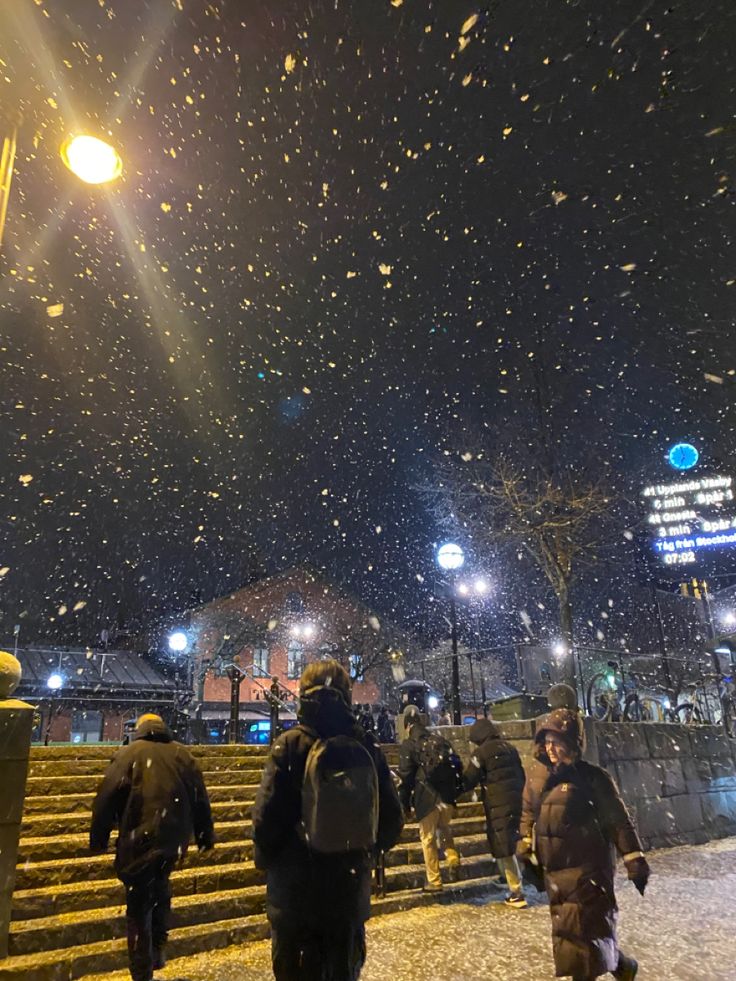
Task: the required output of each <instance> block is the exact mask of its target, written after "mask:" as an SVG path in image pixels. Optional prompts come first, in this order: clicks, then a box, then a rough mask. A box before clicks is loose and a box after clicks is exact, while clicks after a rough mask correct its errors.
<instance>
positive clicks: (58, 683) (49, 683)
mask: <svg viewBox="0 0 736 981" xmlns="http://www.w3.org/2000/svg"><path fill="white" fill-rule="evenodd" d="M61 658H62V655H61V654H59V667H58V669H57V670H56V671H54V672H53V673H52V674H50V675H49V676H48V678H47V679H46V687H47V688H48V690H49V720H48V722H47V724H46V732H45V733H44V737H43V744H44V746H48V744H49V738H50V736H51V723H52V722H53V720H54V695H55V694H56V693H57V692H59V693H60V692H61V689H62V688H63V687H64V676H63V675H62V673H61ZM60 707H61V700H60V696H59V702H58V705H57V711H58V709H59V708H60Z"/></svg>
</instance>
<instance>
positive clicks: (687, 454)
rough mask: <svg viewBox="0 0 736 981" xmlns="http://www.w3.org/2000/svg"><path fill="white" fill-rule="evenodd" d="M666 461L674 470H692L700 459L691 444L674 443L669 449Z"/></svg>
mask: <svg viewBox="0 0 736 981" xmlns="http://www.w3.org/2000/svg"><path fill="white" fill-rule="evenodd" d="M667 459H668V461H669V464H670V466H671V467H673V468H674V469H675V470H692V468H693V467H694V466H695V464H696V463H697V462H698V460H699V459H700V454H699V453H698V451H697V450H696V449H695V447H694V446H693V445H692V443H675V445H674V446H672V447H670V451H669V453H668V454H667Z"/></svg>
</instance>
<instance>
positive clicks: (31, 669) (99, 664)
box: [17, 647, 174, 696]
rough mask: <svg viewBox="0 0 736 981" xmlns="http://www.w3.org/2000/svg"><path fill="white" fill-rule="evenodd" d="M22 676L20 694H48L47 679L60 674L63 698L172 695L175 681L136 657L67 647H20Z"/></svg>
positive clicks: (119, 652)
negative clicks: (81, 695) (141, 694)
mask: <svg viewBox="0 0 736 981" xmlns="http://www.w3.org/2000/svg"><path fill="white" fill-rule="evenodd" d="M17 657H18V660H19V661H20V663H21V668H22V670H23V676H22V678H21V683H20V686H19V693H20V694H22V693H24V692H25V693H29V692H33V693H36V692H39V691H40V692H42V693H43V694H48V692H49V688H48V680H49V678H50V677H51V675H53V674H60V675H61V677H62V679H63V684H62V686H61V688H60V689H59V690H58V691H59V693H60V694H62V695H69V694H70V693H71V692H74V693H78V694H81V693H83V692H86V693H94V694H98V695H108V696H109V695H112V694H115V693H120V694H124V693H130V692H144V693H150V694H168V693H173V690H174V682H173V681H170V680H168V679H166V678H164V677H163V676H162V675H161V674H159V673H158V671H156V670H155V668H153V667H151V665H150V664H149V663H148V662H147V661H146V660H144V659H143V658H142V657H141V656H140V655H139V654H134V653H131V652H130V651H93V650H91V649H89V648H88V649H87V650H80V649H67V648H52V647H49V648H44V649H34V648H21V649H20V650H19V651H18V652H17Z"/></svg>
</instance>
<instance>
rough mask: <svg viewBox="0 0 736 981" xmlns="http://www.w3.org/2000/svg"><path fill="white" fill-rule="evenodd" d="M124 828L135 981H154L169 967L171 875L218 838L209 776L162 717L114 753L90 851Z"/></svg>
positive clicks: (118, 852) (121, 867)
mask: <svg viewBox="0 0 736 981" xmlns="http://www.w3.org/2000/svg"><path fill="white" fill-rule="evenodd" d="M115 825H117V828H118V838H117V843H116V847H115V871H116V873H117V876H118V878H119V879H120V880H121V881H122V882H123V883H124V884H125V888H126V899H127V930H128V955H129V962H130V973H131V976H132V978H133V981H151V978H152V975H153V971H155V970H157V969H158V968H160V967H163V965H164V963H165V956H164V945H165V944H166V938H167V930H168V919H169V913H170V910H171V887H170V885H169V876H170V875H171V872H172V870H173V868H174V865H175V864H176V861H177V859H179V858H182V857H183V856H184V855H185V854H186V851H187V846H188V845H189V842H190V840H191V838H192V836H193V837H194V840H195V841H196V843H197V845H198V846H199V848H200V850H204V849H208V848H212V847H213V846H214V843H215V834H214V829H213V827H212V813H211V810H210V802H209V797H208V796H207V790H206V789H205V785H204V780H203V778H202V773H201V771H200V769H199V767H198V766H197V763H196V761H195V760H194V758H193V756H192V755H191V753H190V752H189V750H187V749H185V747H184V746H182V745H181V744H180V743H177V742H175V741H174V739H173V736H172V735H171V732H170V731H169V729H168V727H167V726H166V724H165V723H164V721H163V720H162V719H161V718H160V717H159V716H158V715H152V714H149V715H142V716H141V717H140V719H139V720H138V724H137V726H136V728H135V732H134V733H133V738H132V740H131V742H130V743H129V745H127V746H123V748H122V749H119V750H118V752H117V753H116V754H115V756H114V758H113V760H112V762H111V763H110V766H109V767H108V770H107V773H106V774H105V776H104V778H103V781H102V784H101V785H100V788H99V790H98V791H97V796H96V797H95V801H94V804H93V805H92V825H91V828H90V835H89V844H90V850H91V851H92V852H96V853H101V852H104V851H106V850H107V846H108V843H109V841H110V833H111V832H112V829H113V827H114V826H115Z"/></svg>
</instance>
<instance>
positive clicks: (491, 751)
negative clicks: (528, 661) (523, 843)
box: [463, 719, 527, 909]
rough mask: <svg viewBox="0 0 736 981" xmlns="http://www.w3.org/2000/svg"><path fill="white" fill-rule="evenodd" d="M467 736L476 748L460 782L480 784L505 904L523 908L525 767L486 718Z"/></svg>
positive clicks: (510, 746) (478, 722) (473, 785)
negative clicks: (519, 848)
mask: <svg viewBox="0 0 736 981" xmlns="http://www.w3.org/2000/svg"><path fill="white" fill-rule="evenodd" d="M468 736H469V738H470V742H471V743H474V744H475V747H476V748H475V750H474V752H473V755H472V756H471V757H470V763H469V764H468V766H467V769H466V770H465V777H464V780H463V783H464V786H465V789H466V790H473V789H474V788H475V787H477V786H478V784H480V786H481V791H482V795H483V796H482V801H483V810H484V812H485V816H486V834H487V836H488V844H489V845H490V848H491V854H492V855H493V857H494V858H495V859H496V862H497V864H498V867H499V869H500V870H501V872H503V874H504V875H505V877H506V882H507V884H508V887H509V895H508V896H507V898H506V905H507V906H513V907H514V908H515V909H525V908H526V906H527V902H526V899H525V898H524V889H523V887H522V883H521V869H520V867H519V862H518V859H517V858H516V843H517V841H518V840H519V821H520V820H521V802H522V794H523V791H524V767H523V766H522V764H521V759H520V757H519V754H518V752H517V751H516V749H515V748H514V747H513V746H512V745H511V743H509V742H506V740H505V739H502V738H501V736H500V734H499V731H498V729H497V728H496V726H494V724H493V723H492V722H491V721H490V720H489V719H478V721H477V722H474V723H473V725H472V726H471V727H470V732H469V733H468Z"/></svg>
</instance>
